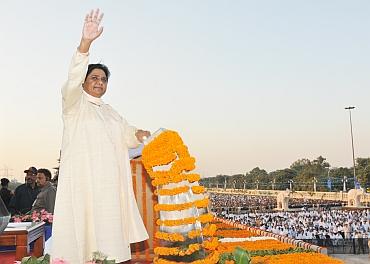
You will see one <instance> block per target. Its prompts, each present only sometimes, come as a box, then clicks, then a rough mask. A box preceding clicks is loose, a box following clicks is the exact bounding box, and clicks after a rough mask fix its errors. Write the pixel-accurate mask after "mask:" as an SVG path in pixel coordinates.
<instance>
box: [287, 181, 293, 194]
mask: <svg viewBox="0 0 370 264" xmlns="http://www.w3.org/2000/svg"><path fill="white" fill-rule="evenodd" d="M288 182H289V190H290V191H293V180H292V179H290V180H289V181H288Z"/></svg>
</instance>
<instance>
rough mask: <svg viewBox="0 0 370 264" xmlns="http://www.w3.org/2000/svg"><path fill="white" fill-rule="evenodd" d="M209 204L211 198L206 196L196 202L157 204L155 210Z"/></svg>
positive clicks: (179, 209)
mask: <svg viewBox="0 0 370 264" xmlns="http://www.w3.org/2000/svg"><path fill="white" fill-rule="evenodd" d="M208 204H209V199H208V198H204V199H201V200H196V201H194V202H189V203H182V204H156V205H155V206H154V210H156V211H181V210H186V209H189V208H192V207H197V208H204V207H207V206H208Z"/></svg>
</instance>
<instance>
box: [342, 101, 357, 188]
mask: <svg viewBox="0 0 370 264" xmlns="http://www.w3.org/2000/svg"><path fill="white" fill-rule="evenodd" d="M344 109H346V110H348V112H349V124H350V127H351V143H352V161H353V181H354V185H355V189H356V186H357V184H356V182H357V179H356V166H355V165H356V164H355V148H354V146H353V131H352V115H351V110H353V109H355V107H354V106H348V107H345V108H344Z"/></svg>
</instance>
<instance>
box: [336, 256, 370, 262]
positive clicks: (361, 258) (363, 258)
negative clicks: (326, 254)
mask: <svg viewBox="0 0 370 264" xmlns="http://www.w3.org/2000/svg"><path fill="white" fill-rule="evenodd" d="M330 256H331V257H333V258H338V259H341V260H343V261H344V263H345V264H369V263H370V256H369V255H368V254H359V255H354V254H333V255H330Z"/></svg>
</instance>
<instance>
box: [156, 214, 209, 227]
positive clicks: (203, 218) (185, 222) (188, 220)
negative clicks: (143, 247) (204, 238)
mask: <svg viewBox="0 0 370 264" xmlns="http://www.w3.org/2000/svg"><path fill="white" fill-rule="evenodd" d="M212 219H213V215H212V214H203V215H200V216H199V217H188V218H183V219H176V220H160V219H158V220H157V225H165V226H179V225H189V224H194V223H195V222H196V221H198V222H200V223H203V224H204V223H209V222H211V221H212Z"/></svg>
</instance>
